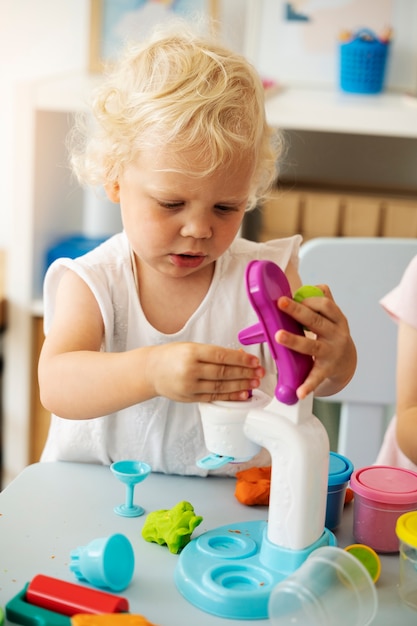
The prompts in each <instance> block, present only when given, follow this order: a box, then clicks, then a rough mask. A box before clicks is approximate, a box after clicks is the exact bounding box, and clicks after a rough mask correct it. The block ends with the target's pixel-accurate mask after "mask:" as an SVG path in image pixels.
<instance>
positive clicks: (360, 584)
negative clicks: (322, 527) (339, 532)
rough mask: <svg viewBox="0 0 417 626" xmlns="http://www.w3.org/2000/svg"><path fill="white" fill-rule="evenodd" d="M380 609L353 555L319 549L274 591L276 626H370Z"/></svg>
mask: <svg viewBox="0 0 417 626" xmlns="http://www.w3.org/2000/svg"><path fill="white" fill-rule="evenodd" d="M377 606H378V600H377V594H376V590H375V586H374V583H373V581H372V579H371V577H370V575H369V573H368V571H367V570H366V569H365V567H364V566H363V565H362V563H361V562H360V561H359V560H358V559H357V558H356V557H355V556H353V555H352V554H349V552H346V551H345V550H342V549H341V548H337V547H335V546H325V547H322V548H318V549H317V550H315V551H314V552H312V553H311V554H310V556H309V557H308V558H307V559H306V560H305V561H304V563H303V564H302V565H301V567H300V568H299V569H298V570H296V572H294V573H293V574H292V575H291V576H289V577H288V578H286V579H285V580H283V581H281V582H280V583H278V585H276V587H275V588H274V589H273V590H272V593H271V596H270V599H269V606H268V614H269V618H270V620H271V624H272V625H273V626H294V625H295V626H334V625H335V624H337V626H368V624H371V622H372V621H373V619H374V617H375V615H376V611H377Z"/></svg>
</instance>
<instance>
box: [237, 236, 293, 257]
mask: <svg viewBox="0 0 417 626" xmlns="http://www.w3.org/2000/svg"><path fill="white" fill-rule="evenodd" d="M301 241H302V238H301V235H293V236H291V237H282V238H281V239H272V240H270V241H250V240H249V239H244V238H243V237H237V238H236V239H235V241H234V242H233V244H232V246H231V247H230V254H231V255H232V256H248V257H249V258H250V259H269V260H271V261H275V262H276V263H279V264H280V260H281V258H282V260H284V261H286V262H288V260H289V259H290V258H291V259H293V258H294V257H298V253H299V250H300V245H301Z"/></svg>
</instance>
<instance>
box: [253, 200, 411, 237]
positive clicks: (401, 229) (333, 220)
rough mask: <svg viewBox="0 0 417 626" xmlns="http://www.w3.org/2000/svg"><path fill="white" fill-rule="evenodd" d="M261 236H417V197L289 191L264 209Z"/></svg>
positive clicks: (266, 203) (260, 219)
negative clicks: (298, 234) (297, 234)
mask: <svg viewBox="0 0 417 626" xmlns="http://www.w3.org/2000/svg"><path fill="white" fill-rule="evenodd" d="M258 221H259V225H258V233H257V237H256V238H258V239H259V240H260V241H268V240H269V239H274V238H277V237H286V236H289V235H293V234H295V233H300V234H301V235H303V238H304V240H305V241H306V240H307V239H312V238H313V237H337V236H341V237H417V195H416V196H411V195H410V196H408V197H404V196H396V195H391V196H390V195H377V194H370V193H369V194H364V193H353V192H344V191H343V190H337V191H336V190H332V191H325V190H320V191H317V190H314V189H308V188H307V189H306V188H305V189H302V188H301V189H285V188H280V189H277V190H276V191H274V192H273V193H272V194H271V198H270V199H269V200H267V201H266V202H265V203H264V205H263V207H262V208H261V210H260V217H259V220H258Z"/></svg>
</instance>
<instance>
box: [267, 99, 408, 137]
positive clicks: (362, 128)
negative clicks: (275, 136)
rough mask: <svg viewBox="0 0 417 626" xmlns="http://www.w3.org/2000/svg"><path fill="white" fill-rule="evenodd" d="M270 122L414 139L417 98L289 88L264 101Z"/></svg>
mask: <svg viewBox="0 0 417 626" xmlns="http://www.w3.org/2000/svg"><path fill="white" fill-rule="evenodd" d="M266 111H267V118H268V121H269V123H270V124H271V125H273V126H276V127H279V128H283V129H287V130H304V131H318V132H333V133H352V134H360V135H378V136H383V137H408V138H417V98H415V97H413V96H409V95H406V94H397V93H382V94H378V95H360V94H345V93H343V92H341V91H336V90H334V89H329V90H327V91H326V90H315V89H307V88H305V89H301V88H288V89H285V88H284V89H283V91H281V92H279V93H278V94H277V95H274V96H271V97H269V98H268V99H267V102H266Z"/></svg>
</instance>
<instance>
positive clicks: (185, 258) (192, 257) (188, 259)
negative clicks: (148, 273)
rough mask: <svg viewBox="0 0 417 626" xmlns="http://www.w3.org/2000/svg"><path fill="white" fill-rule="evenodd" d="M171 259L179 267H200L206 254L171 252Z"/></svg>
mask: <svg viewBox="0 0 417 626" xmlns="http://www.w3.org/2000/svg"><path fill="white" fill-rule="evenodd" d="M170 256H171V260H172V262H173V264H174V265H176V266H177V267H190V268H194V267H199V266H200V265H201V264H202V263H203V261H204V259H205V258H206V257H205V255H204V254H171V255H170Z"/></svg>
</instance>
